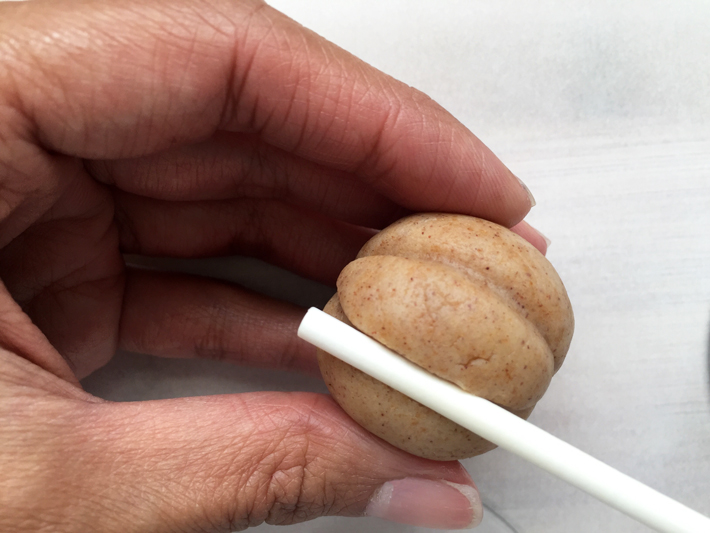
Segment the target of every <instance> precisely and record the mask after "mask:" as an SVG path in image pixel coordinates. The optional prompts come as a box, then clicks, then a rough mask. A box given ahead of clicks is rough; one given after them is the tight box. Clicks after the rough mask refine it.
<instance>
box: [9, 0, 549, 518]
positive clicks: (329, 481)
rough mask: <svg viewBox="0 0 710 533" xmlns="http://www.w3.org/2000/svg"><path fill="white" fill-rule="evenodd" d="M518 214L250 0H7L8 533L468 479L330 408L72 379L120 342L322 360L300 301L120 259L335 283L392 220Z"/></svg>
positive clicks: (258, 509) (275, 506) (436, 138)
mask: <svg viewBox="0 0 710 533" xmlns="http://www.w3.org/2000/svg"><path fill="white" fill-rule="evenodd" d="M404 132H406V135H405V134H404ZM529 208H530V200H529V197H528V195H527V193H526V192H525V190H524V189H523V188H522V187H521V186H520V184H519V182H518V181H517V179H516V178H515V177H514V176H513V175H512V174H511V173H510V172H509V171H508V169H507V168H506V167H505V166H504V165H503V164H502V163H501V162H500V161H499V160H498V159H497V158H496V157H495V156H494V155H493V154H492V153H490V151H489V150H488V149H487V148H486V147H485V146H484V145H483V144H482V143H481V142H480V141H479V140H478V139H477V138H476V137H475V136H474V135H473V134H471V133H470V132H469V131H468V130H467V129H466V128H465V127H464V126H463V125H461V124H460V123H459V122H457V121H456V120H455V119H454V118H453V117H452V116H451V115H450V114H449V113H447V112H446V111H445V110H444V109H442V108H441V107H440V106H438V105H437V104H436V103H434V102H433V101H431V100H430V99H429V98H428V97H426V96H425V95H423V94H421V93H419V92H417V91H416V90H414V89H411V88H410V87H408V86H406V85H405V84H402V83H400V82H398V81H396V80H393V79H392V78H390V77H388V76H386V75H384V74H382V73H381V72H379V71H377V70H375V69H374V68H372V67H370V66H368V65H365V64H364V63H362V62H360V61H359V60H358V59H357V58H354V57H353V56H351V55H349V54H348V53H346V52H344V51H343V50H340V49H339V48H337V47H335V46H334V45H332V44H330V43H328V42H327V41H325V40H323V39H322V38H320V37H319V36H317V35H315V34H313V33H312V32H310V31H308V30H307V29H305V28H303V27H301V26H300V25H298V24H296V23H294V22H293V21H291V20H290V19H288V18H287V17H285V16H284V15H282V14H280V13H278V12H277V11H275V10H273V9H271V8H269V7H268V6H266V5H265V4H263V3H262V2H258V1H243V2H238V3H236V2H230V1H226V0H210V1H193V0H191V1H189V2H187V1H184V0H175V1H167V0H165V1H163V0H156V1H153V0H149V1H140V2H139V1H130V0H129V1H127V2H111V1H108V0H92V1H88V0H86V1H82V0H79V1H62V0H59V1H55V2H49V1H36V2H35V1H33V2H22V3H0V280H1V281H2V283H0V368H1V369H2V372H0V427H2V428H3V431H2V439H0V530H4V531H16V532H22V531H59V532H65V531H102V532H104V531H105V532H111V531H117V532H118V531H120V532H125V531H146V532H162V531H166V532H167V531H180V532H189V531H196V532H197V531H200V532H202V531H231V530H236V529H243V528H245V527H248V526H251V525H256V524H259V523H261V522H263V521H266V522H269V523H275V524H288V523H293V522H298V521H303V520H308V519H312V518H315V517H318V516H322V515H345V516H361V515H362V514H363V512H364V509H365V507H366V506H367V503H368V501H369V499H370V497H371V496H372V494H373V493H374V492H375V491H376V490H377V489H378V488H379V487H381V486H382V485H383V483H385V482H386V481H388V480H393V479H402V478H406V477H420V478H426V479H434V480H448V481H451V482H453V483H459V484H466V485H472V483H473V482H472V481H471V479H470V477H469V476H468V474H467V473H466V472H465V471H464V470H463V468H462V467H461V466H460V465H459V464H458V463H456V462H435V461H430V460H425V459H421V458H416V457H414V456H412V455H409V454H407V453H405V452H402V451H399V450H397V449H395V448H394V447H392V446H390V445H389V444H387V443H385V442H384V441H382V440H380V439H378V438H376V437H374V436H373V435H371V434H370V433H368V432H366V431H364V430H363V429H362V428H360V427H359V426H358V425H357V424H356V423H355V422H353V421H352V420H351V419H350V418H349V417H348V416H347V415H346V414H345V413H344V412H343V411H342V410H341V409H340V408H339V407H337V405H335V403H334V402H333V401H332V400H331V399H330V398H329V397H326V396H321V395H315V394H306V393H302V394H285V393H277V392H274V393H251V394H243V395H227V396H213V397H209V398H187V399H174V400H165V401H151V402H131V403H123V404H114V403H111V402H105V401H102V400H100V399H98V398H95V397H93V396H91V395H89V394H87V393H86V392H84V391H83V390H82V389H81V387H80V385H79V381H78V380H79V379H81V378H82V377H84V376H86V375H88V374H89V373H91V372H92V371H93V370H95V369H97V368H100V367H101V366H103V365H104V364H106V362H107V361H109V360H110V358H111V357H112V356H113V354H114V353H115V351H116V350H117V349H119V348H124V349H130V350H136V351H141V352H145V353H150V354H155V355H158V356H167V357H213V358H219V359H224V360H230V361H234V362H239V363H243V364H253V365H260V366H267V367H274V368H276V367H278V368H289V369H296V370H305V371H312V369H313V368H314V361H315V350H314V349H313V348H311V347H309V346H307V345H305V343H302V342H301V341H299V340H297V339H296V337H295V330H296V327H297V325H298V322H299V321H300V319H301V317H302V315H303V310H301V309H299V308H296V307H295V306H292V305H290V304H286V303H283V302H277V301H274V300H270V299H267V298H264V297H261V296H258V295H255V294H253V293H250V292H248V291H245V290H243V289H241V288H239V287H236V286H230V285H227V284H224V283H220V282H216V281H213V280H207V279H202V278H198V277H192V276H183V275H175V274H166V273H161V272H146V271H141V270H138V269H132V268H128V267H126V265H125V263H124V260H123V254H124V253H130V254H144V255H154V256H155V255H162V256H170V257H204V256H217V255H226V254H247V255H253V256H256V257H259V258H261V259H264V260H267V261H270V262H272V263H274V264H276V265H280V266H284V267H286V268H289V269H290V270H292V271H294V272H296V273H298V274H300V275H303V276H306V277H309V278H313V279H316V280H319V281H322V282H326V283H331V284H333V283H334V282H335V279H336V277H337V275H338V273H339V272H340V270H341V269H342V268H343V267H344V266H345V264H347V263H348V262H349V261H351V260H352V259H353V258H354V257H355V255H356V253H357V251H358V250H359V249H360V247H361V246H362V245H363V244H364V242H365V241H366V240H367V239H369V238H370V237H371V236H372V235H373V234H374V233H375V232H376V231H377V230H378V229H381V228H382V227H384V226H386V225H387V224H389V223H390V222H392V221H393V220H396V219H398V218H400V217H401V216H403V215H404V214H407V213H409V212H412V211H446V212H460V213H465V214H471V215H476V216H480V217H483V218H487V219H490V220H494V221H496V222H498V223H501V224H504V225H506V226H512V225H516V224H518V223H520V221H521V220H522V219H523V217H524V216H525V215H526V213H527V212H528V210H529ZM516 231H518V232H519V233H520V234H522V235H524V236H525V237H526V238H528V239H529V240H530V241H531V242H532V243H533V244H535V245H536V246H538V247H539V248H540V249H541V250H543V251H544V248H545V244H544V241H543V239H542V237H540V236H539V235H538V234H537V233H535V231H534V230H532V229H531V228H529V226H527V225H525V224H524V223H521V224H518V225H517V226H516ZM326 474H327V475H326Z"/></svg>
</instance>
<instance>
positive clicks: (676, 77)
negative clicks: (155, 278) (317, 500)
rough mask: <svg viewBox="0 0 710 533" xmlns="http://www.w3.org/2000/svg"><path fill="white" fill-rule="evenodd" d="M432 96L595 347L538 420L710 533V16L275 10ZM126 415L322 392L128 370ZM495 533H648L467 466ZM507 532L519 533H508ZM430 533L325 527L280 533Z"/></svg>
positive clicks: (242, 268)
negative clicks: (525, 193) (493, 156)
mask: <svg viewBox="0 0 710 533" xmlns="http://www.w3.org/2000/svg"><path fill="white" fill-rule="evenodd" d="M272 4H273V5H275V6H276V7H277V8H279V9H282V10H283V11H285V12H286V13H287V14H289V15H290V16H292V17H294V18H295V19H296V20H298V21H299V22H301V23H303V24H304V25H306V26H308V27H310V28H312V29H314V30H315V31H317V32H318V33H321V34H322V35H324V36H325V37H327V38H329V39H330V40H332V41H334V42H336V43H337V44H339V45H340V46H342V47H344V48H346V49H347V50H349V51H351V52H353V53H354V54H356V55H358V56H360V57H362V58H363V59H365V60H366V61H368V62H370V63H372V64H373V65H375V66H376V67H378V68H380V69H382V70H384V71H386V72H388V73H390V74H392V75H393V76H395V77H398V78H400V79H402V80H404V81H405V82H407V83H409V84H411V85H414V86H416V87H417V88H419V89H421V90H423V91H425V92H427V93H428V94H429V95H431V96H432V97H433V98H434V99H436V100H437V101H439V102H440V103H441V104H443V105H444V106H445V107H446V108H447V109H449V110H450V111H451V112H452V113H453V114H454V115H455V116H457V117H458V118H459V119H460V120H461V121H462V122H463V123H464V124H466V125H467V126H468V127H469V128H470V129H471V130H473V131H474V132H475V133H476V134H477V135H478V136H479V137H481V138H482V139H483V140H484V142H486V143H487V144H488V145H489V146H491V147H492V148H493V150H494V151H495V152H496V153H497V154H498V155H499V156H500V157H501V158H502V159H503V161H505V162H506V163H507V164H508V166H509V167H510V168H511V169H512V170H513V171H514V172H515V173H516V174H518V175H519V176H520V177H521V178H522V179H523V180H524V181H525V182H526V183H527V184H528V185H529V187H530V188H531V189H532V191H533V193H534V194H535V196H536V198H537V201H538V206H537V207H535V208H534V209H533V212H532V213H531V215H530V217H529V221H530V222H531V223H533V224H534V225H536V226H537V227H539V228H540V229H541V230H542V231H543V232H544V233H545V234H547V236H548V237H550V238H551V239H552V242H553V244H552V247H551V249H550V251H549V254H548V257H549V258H550V260H551V261H552V262H553V264H554V265H555V266H556V268H557V269H558V271H559V273H560V276H561V277H562V279H563V280H564V281H565V284H566V286H567V288H568V291H569V294H570V298H571V300H572V304H573V306H574V309H575V315H576V321H577V328H576V334H575V338H574V341H573V344H572V348H571V351H570V354H569V356H568V358H567V362H566V363H565V366H564V367H563V368H562V370H561V371H560V372H559V373H558V375H557V376H556V378H555V380H554V381H553V384H552V386H551V388H550V390H549V392H548V394H547V395H546V396H545V398H544V399H543V400H542V401H541V402H540V403H539V404H538V408H537V409H536V411H535V412H534V413H533V415H532V417H531V421H532V422H533V423H535V424H537V425H539V426H540V427H542V428H544V429H546V430H548V431H550V432H551V433H553V434H555V435H557V436H559V437H561V438H562V439H565V440H567V441H569V442H570V443H572V444H574V445H576V446H578V447H579V448H582V449H583V450H585V451H587V452H589V453H591V454H592V455H594V456H596V457H598V458H599V459H602V460H603V461H605V462H608V463H609V464H611V465H613V466H615V467H617V468H619V469H620V470H622V471H623V472H625V473H627V474H630V475H631V476H633V477H636V478H638V479H640V480H642V481H644V482H646V483H647V484H649V485H651V486H652V487H654V488H656V489H659V490H660V491H662V492H664V493H666V494H668V495H669V496H672V497H674V498H676V499H678V500H680V501H681V502H683V503H685V504H687V505H689V506H690V507H693V508H695V509H696V510H698V511H700V512H703V513H704V514H708V515H710V403H709V399H708V392H709V380H708V361H709V357H710V235H709V234H708V232H709V231H710V3H708V2H704V1H697V2H689V1H687V2H642V1H638V2H633V1H626V2H603V1H596V2H580V1H577V2H565V1H544V2H523V1H519V2H513V1H499V0H490V1H476V2H465V1H460V2H436V3H434V2H423V1H422V2H412V1H409V2H405V1H394V0H387V1H385V0H378V1H374V0H373V1H367V2H363V1H360V2H345V1H334V0H328V1H326V0H322V1H308V2H305V1H302V2H293V1H287V0H278V1H275V2H272ZM181 266H182V267H184V268H185V269H198V270H200V271H203V272H210V273H213V274H215V275H220V276H223V277H226V278H229V279H233V280H236V281H241V282H243V283H247V284H250V285H251V286H253V287H256V288H258V289H261V290H263V291H265V292H267V293H271V294H274V295H280V296H283V297H286V298H289V299H291V300H294V301H297V302H299V303H302V304H304V305H306V304H310V303H315V304H322V303H323V302H324V300H325V299H326V298H327V296H328V294H329V289H327V288H324V287H320V286H317V285H314V284H309V283H306V282H303V281H302V280H298V279H294V278H292V277H289V276H284V275H281V274H280V273H279V272H277V271H272V270H268V269H263V268H262V267H261V266H259V265H257V264H255V263H254V262H253V261H250V260H243V259H233V260H223V261H212V262H203V263H202V264H199V265H194V264H191V263H190V264H187V263H182V264H181ZM85 386H86V388H87V389H88V390H89V391H91V392H94V393H95V394H97V395H99V396H103V397H105V398H110V399H115V400H131V399H141V398H160V397H171V396H181V395H195V394H216V393H223V392H239V391H245V390H256V389H277V390H320V391H322V390H324V387H323V385H322V384H321V383H320V382H319V381H318V380H316V379H311V378H305V377H303V376H293V375H288V374H285V373H280V372H266V371H260V370H253V369H242V368H237V367H228V366H225V365H221V364H218V363H214V362H209V361H170V360H155V359H152V358H148V357H145V356H138V355H132V354H119V356H118V357H117V358H116V359H115V360H114V361H113V362H112V363H111V364H110V365H109V366H108V367H106V368H104V369H102V370H101V371H99V372H98V373H96V374H94V375H93V376H91V377H90V378H88V379H87V380H86V381H85ZM465 464H466V466H467V468H468V470H469V471H470V472H471V474H472V475H473V477H474V479H475V480H476V482H477V483H478V486H479V488H480V490H481V492H482V495H483V499H484V503H485V504H486V506H487V508H488V509H489V510H488V511H487V514H486V517H485V518H484V522H483V524H482V525H481V526H480V528H479V531H481V532H485V533H493V532H503V531H506V532H507V531H517V532H519V533H538V532H539V533H562V532H580V533H584V532H590V533H591V532H599V531H612V532H617V531H618V532H641V531H647V529H646V528H645V527H643V526H640V525H638V524H636V523H635V522H633V521H631V520H630V519H628V518H626V517H624V516H622V515H621V514H619V513H618V512H616V511H613V510H611V509H609V508H607V507H605V506H603V505H602V504H600V503H598V502H596V501H594V500H593V499H591V498H590V497H588V496H587V495H585V494H583V493H581V492H579V491H578V490H576V489H573V488H571V487H569V486H567V485H565V484H564V483H563V482H561V481H558V480H557V479H555V478H552V477H551V476H549V475H548V474H545V473H543V472H541V471H540V470H538V469H536V468H535V467H533V466H530V465H527V464H524V463H523V462H522V461H521V460H519V459H517V458H516V457H513V456H511V455H509V454H507V453H505V452H502V451H499V450H496V451H494V452H491V453H489V454H486V455H484V456H482V457H479V458H474V459H471V460H468V461H466V462H465ZM496 514H497V515H499V516H500V517H503V518H504V520H505V521H506V522H507V523H508V524H509V525H510V526H506V525H504V524H503V523H502V522H501V520H500V519H499V518H497V517H496ZM365 530H367V531H383V532H402V533H404V532H407V533H409V532H415V531H417V532H418V531H425V530H423V529H417V528H412V527H407V526H398V525H391V524H387V523H385V522H381V521H376V520H374V519H338V518H323V519H319V520H316V521H314V522H310V523H306V524H299V525H295V526H289V527H286V528H283V527H279V528H276V527H272V526H266V525H265V526H261V527H260V528H257V531H261V532H262V533H266V532H272V531H273V532H276V531H280V532H284V533H286V532H288V533H296V532H298V533H306V532H309V533H310V532H313V533H315V532H325V531H341V532H344V533H349V532H356V531H365Z"/></svg>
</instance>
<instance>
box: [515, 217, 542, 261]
mask: <svg viewBox="0 0 710 533" xmlns="http://www.w3.org/2000/svg"><path fill="white" fill-rule="evenodd" d="M510 229H511V231H513V232H515V233H517V234H518V235H520V236H521V237H522V238H523V239H525V240H526V241H528V242H529V243H530V244H532V245H533V246H534V247H535V248H537V249H538V250H539V251H540V253H541V254H542V255H545V254H546V253H547V249H548V248H549V247H550V244H551V241H550V239H548V238H547V237H546V236H545V235H543V234H542V233H541V232H540V231H539V230H537V229H535V228H534V227H532V226H531V225H530V224H528V223H527V222H525V221H522V222H520V223H518V224H516V225H515V226H513V227H512V228H510Z"/></svg>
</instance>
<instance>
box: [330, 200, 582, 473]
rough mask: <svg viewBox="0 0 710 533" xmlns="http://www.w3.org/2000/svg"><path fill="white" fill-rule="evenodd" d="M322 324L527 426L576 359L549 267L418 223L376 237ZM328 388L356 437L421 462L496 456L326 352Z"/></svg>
mask: <svg viewBox="0 0 710 533" xmlns="http://www.w3.org/2000/svg"><path fill="white" fill-rule="evenodd" d="M337 286H338V292H337V294H336V295H335V296H334V297H333V298H332V299H331V300H330V302H328V304H327V305H326V307H325V312H327V313H329V314H330V315H332V316H334V317H336V318H338V319H339V320H341V321H343V322H345V323H347V324H349V325H352V326H353V327H355V328H357V329H359V330H360V331H362V332H363V333H365V334H367V335H369V336H370V337H372V338H374V339H375V340H377V341H379V342H380V343H382V344H384V345H385V346H387V347H388V348H390V349H391V350H393V351H395V352H397V353H398V354H400V355H401V356H403V357H405V358H407V359H408V360H410V361H411V362H413V363H415V364H417V365H418V366H420V367H422V368H424V369H425V370H427V371H429V372H431V373H432V374H434V375H436V376H438V377H440V378H442V379H445V380H447V381H450V382H452V383H454V384H455V385H457V386H459V387H460V388H462V389H463V390H465V391H467V392H470V393H472V394H475V395H477V396H481V397H483V398H486V399H488V400H490V401H492V402H495V403H497V404H498V405H500V406H502V407H504V408H506V409H508V410H510V411H511V412H513V413H515V414H517V415H518V416H521V417H524V418H527V417H528V416H529V415H530V413H531V412H532V409H533V408H534V406H535V404H536V403H537V401H538V400H539V399H540V398H541V397H542V395H543V394H544V393H545V390H547V387H548V385H549V383H550V379H551V378H552V375H553V374H554V372H555V371H557V369H559V367H560V365H561V364H562V361H563V360H564V357H565V355H566V353H567V350H568V348H569V344H570V341H571V338H572V332H573V329H574V318H573V315H572V307H571V305H570V302H569V299H568V297H567V293H566V291H565V288H564V286H563V284H562V282H561V281H560V278H559V276H558V275H557V273H556V272H555V270H554V269H553V268H552V265H550V263H549V262H548V261H547V259H545V257H544V256H543V255H542V254H541V253H540V252H539V251H538V250H537V249H535V248H534V247H533V246H532V245H531V244H529V243H528V242H527V241H525V240H524V239H523V238H522V237H520V236H518V235H516V234H515V233H513V232H512V231H510V230H508V229H506V228H504V227H502V226H499V225H497V224H494V223H492V222H488V221H486V220H481V219H478V218H473V217H468V216H463V215H451V214H420V215H414V216H411V217H407V218H405V219H402V220H400V221H398V222H396V223H394V224H393V225H391V226H389V227H388V228H386V229H385V230H383V231H381V232H380V233H378V234H377V235H376V236H375V237H373V238H372V239H371V240H370V241H369V242H368V243H367V244H366V245H365V246H364V247H363V248H362V250H361V251H360V253H359V254H358V258H357V259H356V260H355V261H353V262H352V263H350V264H349V265H348V266H346V267H345V268H344V269H343V271H342V272H341V274H340V277H339V278H338V283H337ZM318 360H319V364H320V368H321V372H322V374H323V377H324V379H325V382H326V384H327V385H328V388H329V390H330V392H331V394H332V395H333V397H334V398H335V400H336V401H337V402H338V404H340V406H341V407H342V408H343V409H344V410H345V411H346V412H347V413H348V414H349V415H350V416H351V417H352V418H353V419H354V420H356V421H357V422H358V423H359V424H360V425H362V426H363V427H365V428H366V429H368V430H369V431H371V432H372V433H374V434H375V435H377V436H379V437H381V438H382V439H384V440H386V441H387V442H389V443H391V444H393V445H394V446H396V447H398V448H401V449H403V450H406V451H408V452H410V453H413V454H414V455H418V456H421V457H426V458H429V459H436V460H453V459H462V458H465V457H471V456H473V455H478V454H481V453H484V452H486V451H488V450H490V449H492V448H493V447H494V446H493V445H492V444H491V443H490V442H488V441H486V440H484V439H482V438H481V437H479V436H478V435H476V434H474V433H472V432H470V431H468V430H466V429H464V428H462V427H461V426H459V425H457V424H455V423H454V422H451V421H449V420H447V419H446V418H444V417H442V416H441V415H439V414H437V413H435V412H434V411H432V410H430V409H429V408H427V407H424V406H422V405H421V404H419V403H417V402H415V401H414V400H411V399H410V398H408V397H406V396H404V395H403V394H401V393H399V392H397V391H395V390H394V389H392V388H390V387H388V386H387V385H384V384H383V383H381V382H379V381H377V380H375V379H373V378H371V377H370V376H368V375H366V374H364V373H362V372H360V371H359V370H357V369H355V368H353V367H351V366H350V365H348V364H346V363H343V362H342V361H340V360H338V359H336V358H334V357H332V356H331V355H329V354H327V353H325V352H323V351H320V350H319V353H318Z"/></svg>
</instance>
